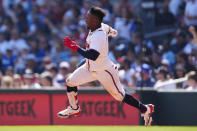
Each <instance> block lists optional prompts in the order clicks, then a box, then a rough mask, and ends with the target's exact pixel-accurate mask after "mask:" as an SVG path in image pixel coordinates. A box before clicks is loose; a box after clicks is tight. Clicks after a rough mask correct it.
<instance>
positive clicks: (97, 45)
mask: <svg viewBox="0 0 197 131" xmlns="http://www.w3.org/2000/svg"><path fill="white" fill-rule="evenodd" d="M106 40H107V38H106V35H105V34H104V33H103V32H98V33H96V34H95V36H93V37H92V40H91V43H90V49H94V50H96V51H97V52H99V53H101V52H102V49H103V47H104V46H105V43H106V42H105V41H106Z"/></svg>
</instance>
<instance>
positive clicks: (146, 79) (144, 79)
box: [136, 64, 154, 87]
mask: <svg viewBox="0 0 197 131" xmlns="http://www.w3.org/2000/svg"><path fill="white" fill-rule="evenodd" d="M140 74H141V80H139V81H137V83H136V87H153V85H154V80H153V79H152V78H151V72H150V66H149V65H147V64H142V71H141V73H140Z"/></svg>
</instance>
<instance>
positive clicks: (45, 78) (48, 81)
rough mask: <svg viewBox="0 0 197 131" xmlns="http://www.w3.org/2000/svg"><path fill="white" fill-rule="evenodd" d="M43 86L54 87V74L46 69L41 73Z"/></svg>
mask: <svg viewBox="0 0 197 131" xmlns="http://www.w3.org/2000/svg"><path fill="white" fill-rule="evenodd" d="M41 86H42V87H53V78H52V74H51V73H50V72H48V71H45V72H43V73H42V74H41Z"/></svg>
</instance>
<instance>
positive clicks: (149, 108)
mask: <svg viewBox="0 0 197 131" xmlns="http://www.w3.org/2000/svg"><path fill="white" fill-rule="evenodd" d="M146 107H147V111H146V112H145V113H143V114H142V117H144V121H145V126H151V123H152V120H153V119H152V114H153V112H154V105H152V104H148V105H146Z"/></svg>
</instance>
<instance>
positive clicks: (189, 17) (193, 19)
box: [185, 0, 197, 26]
mask: <svg viewBox="0 0 197 131" xmlns="http://www.w3.org/2000/svg"><path fill="white" fill-rule="evenodd" d="M196 10H197V0H187V1H186V7H185V23H186V25H187V26H190V25H194V26H197V12H196Z"/></svg>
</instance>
